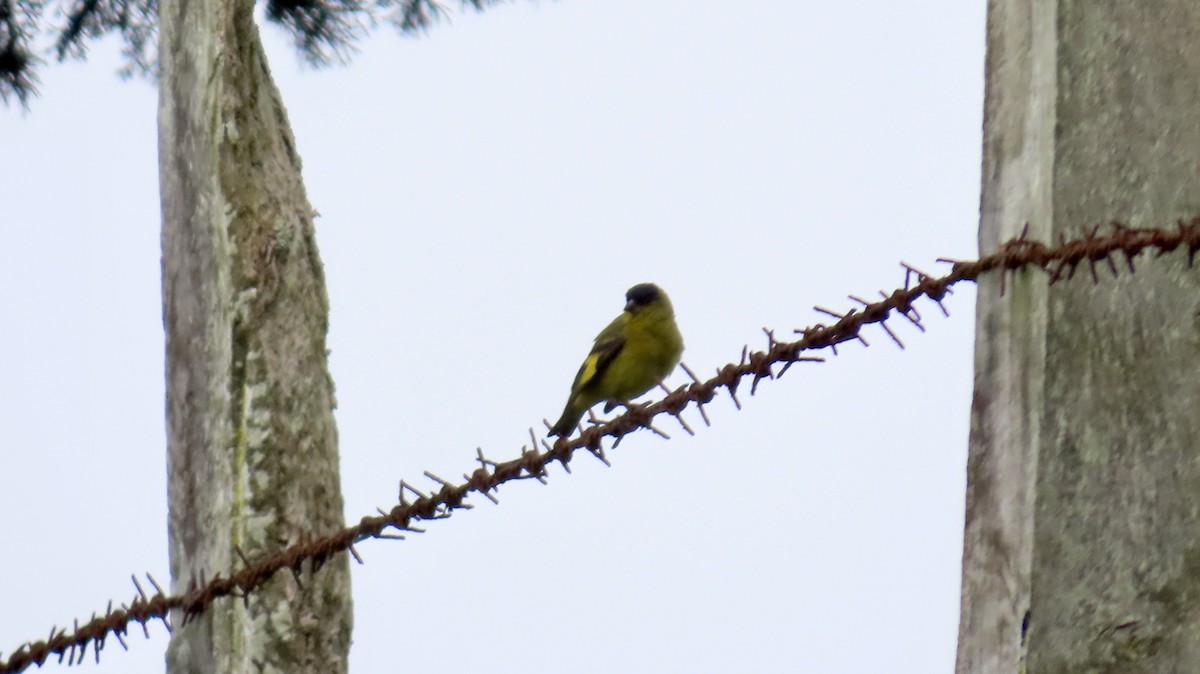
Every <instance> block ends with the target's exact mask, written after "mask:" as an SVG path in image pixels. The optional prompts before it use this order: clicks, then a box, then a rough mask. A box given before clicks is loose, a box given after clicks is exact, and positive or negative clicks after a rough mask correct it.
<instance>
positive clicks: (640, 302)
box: [625, 283, 667, 314]
mask: <svg viewBox="0 0 1200 674" xmlns="http://www.w3.org/2000/svg"><path fill="white" fill-rule="evenodd" d="M666 301H667V294H666V293H664V292H663V291H662V288H659V287H658V286H656V285H654V284H653V283H639V284H637V285H635V286H634V287H632V288H630V289H629V291H628V292H626V293H625V311H628V312H629V313H631V314H636V313H638V312H639V311H641V310H642V309H645V308H646V307H648V306H650V305H652V304H655V303H659V302H666Z"/></svg>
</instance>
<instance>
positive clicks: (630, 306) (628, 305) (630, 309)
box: [625, 300, 633, 314]
mask: <svg viewBox="0 0 1200 674" xmlns="http://www.w3.org/2000/svg"><path fill="white" fill-rule="evenodd" d="M625 311H628V312H629V313H631V314H632V313H633V300H629V301H628V302H626V303H625Z"/></svg>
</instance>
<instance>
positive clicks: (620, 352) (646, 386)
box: [550, 283, 683, 436]
mask: <svg viewBox="0 0 1200 674" xmlns="http://www.w3.org/2000/svg"><path fill="white" fill-rule="evenodd" d="M682 354H683V337H682V336H680V334H679V326H677V325H675V310H674V309H673V308H672V307H671V300H670V299H668V298H667V294H666V293H665V292H663V291H662V288H659V287H658V286H656V285H654V284H653V283H639V284H638V285H635V286H634V287H632V288H630V289H629V292H627V293H625V311H624V312H622V313H621V315H620V316H617V317H616V318H615V319H613V322H612V323H609V324H608V327H607V328H604V329H603V330H601V331H600V334H599V335H596V343H595V344H594V345H593V346H592V352H591V353H589V354H588V357H587V358H585V359H584V361H583V365H581V366H580V367H579V374H577V375H575V382H574V383H572V384H571V395H570V397H568V398H567V407H566V409H564V410H563V413H562V417H560V418H559V420H558V423H556V424H554V427H553V428H551V429H550V435H551V436H555V435H562V436H568V435H570V434H571V431H573V430H574V429H575V427H576V426H577V425H578V424H579V419H580V418H582V417H583V413H584V412H586V411H587V410H588V409H589V408H590V407H591V406H592V405H595V404H596V403H598V402H600V401H602V400H603V401H605V402H606V403H607V404H606V405H605V406H604V411H605V412H609V411H611V410H612V408H614V407H616V406H617V405H621V404H628V402H629V401H630V400H632V399H634V398H636V397H638V396H640V395H642V394H643V393H645V392H646V391H648V390H650V388H651V387H653V386H654V385H655V384H657V383H659V382H660V381H662V380H663V379H665V378H666V376H667V375H669V374H671V371H672V370H674V369H675V366H676V365H678V364H679V356H680V355H682Z"/></svg>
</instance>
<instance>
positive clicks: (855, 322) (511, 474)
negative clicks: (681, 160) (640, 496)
mask: <svg viewBox="0 0 1200 674" xmlns="http://www.w3.org/2000/svg"><path fill="white" fill-rule="evenodd" d="M1109 227H1110V230H1111V231H1110V232H1109V233H1107V234H1104V235H1101V234H1100V230H1101V228H1100V227H1095V228H1093V229H1092V230H1090V231H1088V232H1087V233H1085V234H1084V235H1083V236H1081V237H1079V238H1077V239H1073V240H1066V239H1060V240H1059V242H1058V243H1057V244H1056V245H1047V244H1045V243H1041V242H1038V241H1030V240H1028V239H1027V235H1028V225H1027V226H1026V228H1025V230H1024V231H1023V232H1022V233H1021V236H1020V237H1018V238H1017V239H1014V240H1011V241H1009V242H1007V243H1005V244H1003V245H1001V246H1000V248H999V250H998V251H997V252H996V253H993V254H991V255H987V256H984V257H981V258H980V259H978V260H974V261H957V260H948V259H939V260H938V262H942V263H948V264H950V265H951V267H950V272H949V273H948V274H945V275H943V276H937V277H935V276H933V275H930V274H927V273H925V272H923V271H921V270H919V269H917V268H915V267H913V266H911V265H908V264H905V263H903V262H901V265H902V266H903V267H904V269H905V278H904V285H903V286H902V287H901V288H897V289H896V290H894V291H892V292H891V293H890V294H889V293H885V292H883V291H880V293H879V294H880V296H881V299H879V300H877V301H874V302H868V301H867V300H865V299H863V298H861V297H858V296H855V295H850V296H849V298H850V300H851V301H853V302H854V303H856V304H857V305H859V306H857V307H854V308H851V309H850V310H849V311H847V312H845V313H838V312H836V311H832V310H830V309H826V308H823V307H815V309H816V310H817V311H819V312H821V313H823V314H827V315H829V316H831V317H833V318H836V319H837V320H836V322H834V323H832V324H831V325H825V324H820V323H818V324H815V325H812V326H810V327H807V328H803V329H800V330H796V331H794V332H795V333H796V334H798V335H800V338H799V339H796V340H794V341H780V340H778V339H776V337H775V334H774V332H773V331H772V330H768V329H766V328H764V329H763V332H764V333H765V334H766V337H767V348H766V350H762V351H753V352H752V351H750V349H749V347H748V346H747V347H744V348H743V349H742V355H741V359H740V360H739V361H738V362H736V363H729V364H727V365H725V366H724V367H721V368H719V369H718V370H717V374H716V375H715V376H714V377H712V378H710V379H708V380H705V381H701V380H700V378H699V377H697V376H696V374H695V373H694V372H692V370H691V369H690V368H688V367H687V366H686V365H682V367H683V370H684V371H685V372H686V373H687V375H688V376H689V377H690V378H691V382H690V383H688V384H684V385H682V386H680V387H678V388H676V389H674V390H670V389H667V388H666V387H665V386H664V387H663V389H664V390H665V391H666V392H667V395H666V396H664V397H663V398H661V399H659V400H657V401H655V402H651V403H647V404H640V405H632V406H629V407H628V408H627V409H626V411H625V412H624V413H623V414H620V415H619V416H617V417H615V418H613V419H610V420H607V421H600V420H597V419H596V418H595V417H594V416H593V417H592V418H591V420H592V425H591V426H588V427H587V428H584V429H583V430H582V432H581V433H580V435H579V436H578V437H576V438H575V439H573V440H570V439H567V438H559V439H558V440H557V441H556V442H555V443H554V445H553V446H551V445H550V444H548V443H547V442H546V440H545V439H541V440H539V439H538V438H537V436H536V435H535V433H534V431H533V429H532V428H531V429H529V436H530V445H529V446H528V447H522V448H521V456H520V457H519V458H516V459H511V460H508V461H503V462H496V461H492V460H490V459H487V458H486V457H484V455H483V451H482V450H481V449H477V450H476V459H475V460H476V461H477V462H478V463H479V467H478V468H476V469H475V470H474V472H472V473H470V474H465V473H464V474H463V480H464V481H463V482H461V483H458V484H455V483H452V482H450V481H448V480H445V479H442V478H441V477H439V476H437V475H434V474H433V473H430V472H428V471H426V472H425V476H426V477H427V478H429V479H430V480H432V481H433V482H435V483H437V484H438V485H439V486H440V488H439V489H438V490H437V491H435V492H432V493H430V494H426V493H424V492H422V491H421V490H419V489H418V488H416V487H415V486H413V485H410V484H408V483H407V482H405V481H403V480H401V482H400V494H399V503H398V504H397V505H395V506H393V507H392V509H391V510H390V511H383V510H379V515H378V516H367V517H363V518H362V519H361V520H360V521H359V523H358V524H356V525H353V526H348V527H345V528H343V529H341V530H340V531H338V532H336V533H333V534H330V535H327V536H322V537H319V538H314V539H311V540H306V541H301V542H299V543H296V544H294V545H291V546H289V547H287V548H283V549H281V550H278V551H275V552H273V553H270V554H267V555H266V556H264V557H262V558H261V559H259V560H257V561H254V562H251V561H250V560H249V559H247V558H246V556H245V554H244V553H243V552H242V551H241V550H240V549H238V548H236V547H235V548H234V550H235V552H236V553H237V555H238V557H239V558H240V559H241V561H242V564H243V568H242V569H241V570H240V571H236V572H233V573H231V574H230V575H229V576H228V577H222V576H221V575H220V574H218V575H217V576H215V577H214V578H212V579H211V580H205V579H204V577H203V576H201V577H200V578H198V579H193V580H192V582H191V583H190V584H189V587H188V590H187V592H185V593H184V594H182V595H167V594H166V593H164V592H163V590H162V588H161V587H160V586H159V584H158V583H157V582H156V581H155V580H154V578H153V577H151V576H150V575H149V574H147V575H146V579H147V581H148V582H149V583H150V585H152V586H153V587H154V590H155V593H154V594H152V595H148V594H147V593H146V592H145V590H144V589H143V588H142V585H141V584H140V583H139V582H138V579H137V577H136V576H131V578H132V580H133V584H134V587H135V588H136V590H137V594H136V596H134V597H133V599H132V600H131V601H130V602H129V603H128V604H120V605H119V607H118V608H116V609H115V610H114V608H113V604H112V602H109V604H108V607H107V608H106V609H105V611H104V614H103V615H100V616H97V615H96V614H94V613H93V614H92V618H91V620H89V621H88V622H87V623H85V624H84V625H82V626H80V625H79V622H78V620H76V621H75V622H74V625H73V628H72V629H71V630H70V631H68V630H67V629H65V628H63V629H59V628H58V627H53V628H51V630H50V635H49V636H48V637H47V638H46V639H44V640H40V641H36V642H26V643H25V644H22V645H21V646H20V647H19V648H18V649H17V650H16V651H15V652H14V653H12V655H10V656H9V657H8V659H7V660H0V673H2V674H10V673H15V672H21V671H24V670H25V669H27V668H28V667H29V666H30V665H34V664H36V665H38V666H41V665H42V664H43V663H45V662H46V660H48V659H49V658H51V657H53V656H55V655H57V656H58V661H59V662H60V663H61V662H62V661H63V660H64V659H65V660H67V664H78V663H81V662H83V659H84V657H85V656H86V654H87V649H88V646H89V644H90V645H91V646H92V653H93V655H94V656H95V658H96V661H97V662H99V660H100V650H101V649H102V648H103V647H104V645H105V643H106V640H107V638H108V636H109V635H112V636H113V637H115V638H116V639H117V641H118V642H119V643H120V644H121V646H122V647H123V648H125V649H126V650H128V646H127V644H126V643H125V639H124V636H125V635H127V634H128V631H129V627H130V624H131V623H138V624H140V625H141V626H142V630H143V632H144V633H145V635H146V637H147V638H149V636H150V634H149V630H148V628H147V624H148V623H150V622H153V621H155V620H159V621H162V622H163V624H164V625H165V626H166V628H167V629H168V631H169V630H171V628H172V626H171V621H170V618H169V614H170V612H171V611H173V610H179V611H181V612H182V616H183V618H182V622H183V623H185V624H186V623H187V622H188V621H189V620H191V619H193V618H195V617H197V616H199V615H200V614H201V613H203V612H204V611H205V610H207V609H208V607H209V606H211V605H212V603H213V602H215V601H216V600H217V599H220V598H222V597H240V598H242V599H243V600H244V601H247V602H248V601H249V595H250V593H252V592H254V591H255V590H256V589H258V588H260V587H262V586H263V585H264V584H265V583H266V582H267V581H268V580H270V579H271V578H272V577H274V575H275V574H276V573H278V572H279V571H281V570H283V569H289V570H290V571H291V572H292V574H293V576H294V578H295V580H296V582H297V583H298V584H299V583H301V582H302V581H301V571H302V569H303V565H304V562H306V561H307V562H308V563H309V569H310V572H312V573H315V572H316V571H318V570H319V569H320V568H321V567H322V566H323V565H324V564H325V562H326V561H328V560H329V559H330V558H331V557H333V556H334V555H336V554H339V553H342V552H349V553H350V554H351V555H352V556H353V557H354V558H355V559H356V560H357V561H358V562H359V563H360V564H361V563H362V558H361V557H360V556H359V555H358V552H357V550H355V548H354V545H355V544H356V543H358V542H361V541H363V540H366V539H370V538H400V539H402V538H404V536H403V534H396V533H392V530H395V531H399V532H405V531H408V532H419V531H422V529H420V528H419V527H417V526H415V525H414V522H418V521H426V520H434V519H444V518H446V517H449V516H450V514H451V513H452V512H453V511H454V510H458V509H464V508H470V507H472V506H471V505H470V504H468V503H465V502H464V501H465V499H466V498H467V497H468V496H469V495H470V494H471V493H472V492H474V493H477V494H480V495H482V496H484V497H486V498H488V499H489V500H491V501H492V502H493V503H499V501H498V500H497V499H496V497H495V496H494V495H493V494H492V493H491V492H493V491H496V490H497V488H498V487H499V486H500V485H501V484H504V483H506V482H511V481H515V480H528V479H535V480H538V481H540V482H542V483H545V482H546V479H547V477H548V475H547V471H546V469H547V467H548V466H550V465H551V464H553V463H556V462H557V463H559V464H560V465H562V467H563V468H564V469H565V470H567V471H568V472H570V465H569V464H570V462H571V460H572V458H573V456H574V454H575V452H576V451H578V450H580V449H585V450H587V451H589V452H590V453H591V454H593V455H594V456H595V457H596V458H598V459H600V460H601V461H603V462H604V463H606V464H607V463H608V459H607V457H606V456H605V453H604V446H603V443H604V439H605V438H613V444H612V446H613V447H614V448H615V447H616V446H617V445H618V444H619V443H620V442H621V439H622V438H624V437H625V436H626V435H629V434H630V433H633V432H635V431H639V430H642V429H646V430H649V431H651V432H654V433H656V434H658V435H661V436H663V437H669V436H667V434H666V433H664V432H663V431H661V430H660V429H658V428H656V427H654V426H653V421H654V419H655V417H657V416H658V415H660V414H667V415H670V416H673V417H674V418H675V419H676V420H677V421H678V423H679V424H680V426H681V427H682V428H683V429H684V430H685V431H686V432H687V433H688V434H690V435H694V434H695V432H694V431H693V430H692V428H691V427H690V426H689V425H688V423H687V422H686V421H685V420H684V418H683V416H682V412H683V411H684V410H685V409H687V408H688V407H689V406H690V405H692V404H693V403H694V404H695V406H696V409H697V410H698V411H699V412H700V416H701V418H702V419H703V420H704V423H705V425H708V424H709V420H708V415H707V413H706V412H705V411H704V405H706V404H707V403H709V402H711V401H712V400H713V398H715V397H716V396H717V393H718V391H720V390H722V389H723V390H725V391H726V392H727V393H728V394H729V396H730V398H731V399H732V400H733V403H734V405H735V406H736V407H737V408H738V409H741V401H740V400H739V399H738V396H737V391H738V388H739V386H740V385H741V383H742V381H743V379H744V378H746V377H750V378H751V385H750V393H751V395H754V393H755V391H756V389H757V387H758V384H759V382H761V381H762V380H763V379H778V378H780V377H782V376H783V375H784V374H785V373H786V372H787V371H788V369H789V368H790V367H791V366H792V365H793V364H795V363H798V362H806V361H816V362H820V361H823V360H824V359H823V358H820V357H816V356H807V355H802V354H804V353H806V352H810V351H816V350H820V349H830V350H831V351H832V352H833V353H834V354H836V353H837V346H838V345H839V344H842V343H844V342H848V341H850V340H858V341H860V342H862V343H863V344H864V345H869V344H868V342H867V340H866V339H865V338H864V337H863V336H862V334H861V332H862V329H863V328H864V327H866V326H868V325H873V324H878V325H879V326H880V327H881V328H882V329H883V330H884V332H885V333H887V335H888V336H889V337H890V338H891V339H892V340H893V341H894V342H895V343H896V344H897V345H898V346H899V347H900V348H904V343H903V342H902V341H901V340H900V339H899V338H898V337H897V336H896V334H895V333H894V332H893V331H892V330H891V328H889V327H888V326H887V324H886V321H887V320H888V319H889V318H892V317H893V316H894V315H895V314H899V315H900V316H902V317H903V318H905V319H907V320H908V321H909V322H911V323H912V324H913V325H915V326H916V327H917V328H918V329H920V330H921V331H924V330H925V327H924V325H923V323H922V318H921V315H920V313H919V312H917V310H916V308H915V307H914V306H913V303H914V302H916V301H917V300H919V299H922V298H926V299H929V300H932V301H933V302H935V303H936V304H937V305H938V307H939V308H941V310H942V313H944V314H945V315H947V316H949V312H947V311H946V308H945V306H943V304H942V300H943V299H944V298H945V296H946V295H947V294H948V293H950V291H951V288H952V287H953V286H954V285H956V284H958V283H961V282H964V281H975V280H976V279H978V278H979V276H980V275H982V274H984V273H986V272H989V271H995V270H1000V271H1001V272H1002V273H1007V272H1010V271H1015V270H1017V269H1021V268H1025V267H1036V268H1040V269H1043V270H1045V271H1046V272H1047V273H1049V276H1050V277H1049V283H1051V284H1053V283H1055V282H1057V281H1059V280H1062V279H1063V278H1068V279H1069V278H1072V277H1073V276H1074V274H1075V271H1076V270H1077V269H1078V268H1079V266H1080V265H1082V264H1084V263H1086V264H1087V266H1088V269H1089V271H1090V272H1091V276H1092V281H1093V283H1096V282H1098V281H1099V275H1098V273H1097V271H1096V268H1097V263H1099V262H1104V263H1106V264H1107V267H1108V269H1109V271H1110V272H1111V273H1112V275H1113V276H1114V277H1116V276H1118V275H1119V273H1120V268H1119V267H1118V265H1117V261H1116V260H1115V259H1114V258H1115V257H1116V254H1118V253H1120V254H1123V255H1124V257H1125V268H1126V269H1127V270H1128V272H1129V273H1134V272H1135V271H1136V269H1135V267H1134V263H1133V258H1134V257H1136V256H1137V255H1139V254H1140V253H1142V252H1145V251H1147V250H1154V251H1156V252H1157V255H1158V256H1162V255H1165V254H1167V253H1170V252H1172V251H1175V250H1177V249H1179V248H1183V249H1184V250H1186V251H1187V264H1188V266H1189V267H1191V266H1192V265H1193V263H1194V261H1195V257H1196V253H1197V251H1200V217H1197V218H1195V219H1193V220H1191V221H1190V222H1183V221H1180V222H1179V223H1178V224H1177V227H1176V228H1175V229H1174V230H1170V229H1133V228H1130V227H1128V226H1126V225H1123V224H1120V223H1112V224H1111V225H1110V226H1109ZM1064 275H1065V276H1064ZM1004 278H1005V277H1004V276H1002V277H1001V293H1003V292H1004ZM914 281H915V282H914ZM777 365H782V367H781V368H779V370H778V371H777V372H776V371H775V369H774V368H775V366H777ZM539 445H540V446H541V450H539V449H538V447H539ZM543 450H544V451H543ZM410 495H411V496H412V498H413V500H412V501H409V500H408V497H409V496H410Z"/></svg>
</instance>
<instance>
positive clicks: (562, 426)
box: [550, 400, 584, 438]
mask: <svg viewBox="0 0 1200 674" xmlns="http://www.w3.org/2000/svg"><path fill="white" fill-rule="evenodd" d="M583 412H584V410H581V409H579V407H578V406H577V405H576V404H575V401H574V400H568V401H567V407H566V409H564V410H563V413H562V416H561V417H559V418H558V421H557V422H556V423H555V424H554V426H552V427H551V428H550V437H554V436H556V435H561V436H562V437H564V438H565V437H568V436H570V435H571V433H572V432H573V431H574V430H575V427H576V426H578V425H579V420H580V419H582V418H583Z"/></svg>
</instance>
